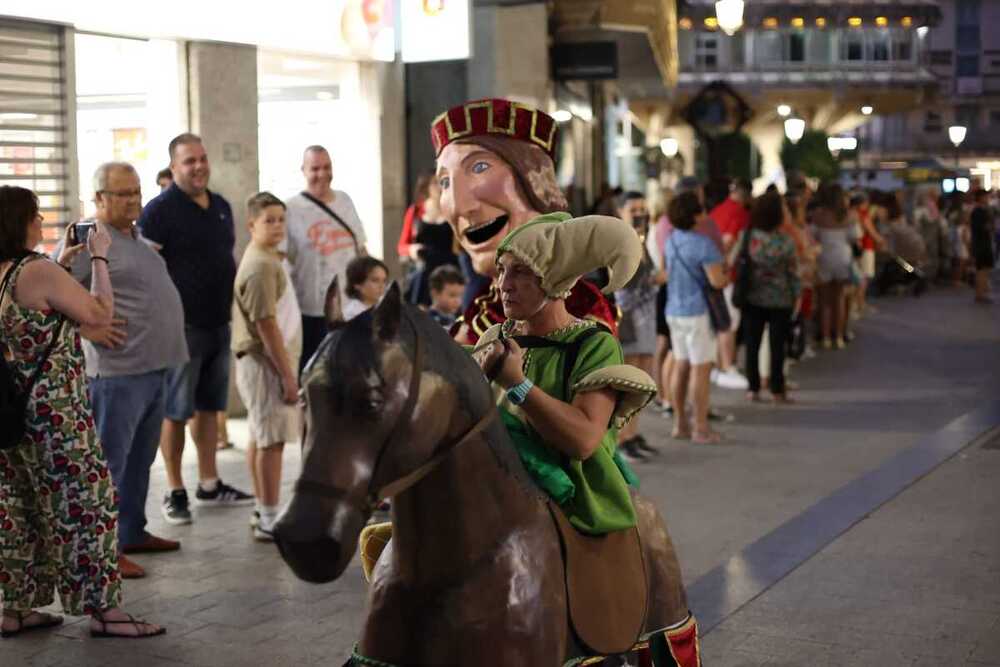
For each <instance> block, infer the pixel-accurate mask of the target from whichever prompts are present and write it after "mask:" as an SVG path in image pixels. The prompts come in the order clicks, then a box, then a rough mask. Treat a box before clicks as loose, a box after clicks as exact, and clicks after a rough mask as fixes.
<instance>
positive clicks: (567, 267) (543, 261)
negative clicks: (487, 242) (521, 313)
mask: <svg viewBox="0 0 1000 667" xmlns="http://www.w3.org/2000/svg"><path fill="white" fill-rule="evenodd" d="M504 253H510V254H512V255H514V256H515V257H517V258H518V259H519V260H520V261H522V262H524V263H525V264H526V265H527V266H528V267H530V268H531V270H532V271H533V272H534V273H535V275H537V276H539V277H540V278H541V281H542V289H543V290H544V291H545V293H546V294H547V295H548V296H549V297H551V298H553V299H565V298H566V297H567V296H569V293H570V290H571V289H573V285H575V284H576V281H577V280H579V279H580V277H581V276H583V275H586V274H587V273H590V272H591V271H596V270H597V269H607V270H608V285H607V286H606V287H605V288H604V291H605V292H612V291H614V290H616V289H620V288H622V287H623V286H624V285H625V284H626V283H627V282H628V281H629V280H630V279H631V278H632V276H633V275H634V274H635V271H636V269H638V268H639V263H640V262H641V261H642V241H640V240H639V235H638V234H636V233H635V230H633V229H632V227H631V226H629V225H628V224H626V223H625V222H623V221H621V220H619V219H618V218H611V217H608V216H606V215H585V216H583V217H581V218H571V217H570V215H569V213H550V214H548V215H543V216H540V217H538V218H535V219H534V220H532V221H531V222H529V223H527V224H525V225H522V226H521V227H518V228H517V229H515V230H514V231H512V232H511V233H509V234H507V236H506V237H504V240H503V241H501V242H500V246H499V247H498V248H497V259H499V258H500V256H501V255H503V254H504Z"/></svg>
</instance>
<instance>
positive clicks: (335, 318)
mask: <svg viewBox="0 0 1000 667" xmlns="http://www.w3.org/2000/svg"><path fill="white" fill-rule="evenodd" d="M339 283H340V281H339V276H334V277H333V280H331V281H330V286H329V287H327V288H326V301H325V303H324V306H323V316H324V318H325V319H326V328H327V329H329V330H330V331H333V330H334V329H336V328H337V327H338V326H340V325H341V324H343V323H344V307H343V297H342V296H341V295H340V284H339Z"/></svg>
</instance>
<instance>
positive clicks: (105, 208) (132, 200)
mask: <svg viewBox="0 0 1000 667" xmlns="http://www.w3.org/2000/svg"><path fill="white" fill-rule="evenodd" d="M94 202H95V203H96V204H97V219H98V220H100V221H101V222H104V223H107V224H109V225H114V226H116V227H121V226H123V225H127V224H131V223H132V222H134V221H135V219H136V218H138V217H139V214H140V213H141V212H142V190H141V189H140V186H139V177H138V176H136V175H135V173H133V172H131V171H129V170H128V169H112V170H111V172H110V173H108V182H107V185H106V186H105V190H104V191H103V192H97V193H95V197H94Z"/></svg>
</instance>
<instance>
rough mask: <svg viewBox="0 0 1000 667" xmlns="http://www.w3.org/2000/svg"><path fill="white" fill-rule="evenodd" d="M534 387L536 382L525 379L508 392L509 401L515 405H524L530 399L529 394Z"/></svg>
mask: <svg viewBox="0 0 1000 667" xmlns="http://www.w3.org/2000/svg"><path fill="white" fill-rule="evenodd" d="M534 386H535V383H534V382H532V381H531V380H529V379H528V378H524V380H522V381H521V382H519V383H517V384H515V385H514V386H513V387H511V388H510V389H508V390H507V400H509V401H510V402H511V403H513V404H514V405H521V404H523V403H524V402H525V401H526V400H527V399H528V392H529V391H531V388H532V387H534Z"/></svg>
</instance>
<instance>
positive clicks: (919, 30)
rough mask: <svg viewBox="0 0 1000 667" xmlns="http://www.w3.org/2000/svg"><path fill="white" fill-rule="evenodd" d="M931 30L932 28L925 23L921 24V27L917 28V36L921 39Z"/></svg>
mask: <svg viewBox="0 0 1000 667" xmlns="http://www.w3.org/2000/svg"><path fill="white" fill-rule="evenodd" d="M929 30H930V28H928V27H927V26H925V25H922V26H920V27H919V28H917V37H919V38H920V39H923V38H924V37H926V36H927V32H928V31H929Z"/></svg>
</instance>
